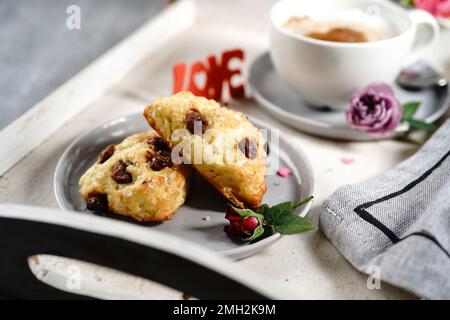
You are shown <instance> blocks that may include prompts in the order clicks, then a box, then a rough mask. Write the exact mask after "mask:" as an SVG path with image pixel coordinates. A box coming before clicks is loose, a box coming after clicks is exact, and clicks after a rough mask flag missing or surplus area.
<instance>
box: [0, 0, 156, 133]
mask: <svg viewBox="0 0 450 320" xmlns="http://www.w3.org/2000/svg"><path fill="white" fill-rule="evenodd" d="M164 3H165V1H164V0H0V129H2V128H4V127H5V126H6V125H7V124H9V123H10V122H12V121H13V120H15V119H16V118H18V117H19V116H20V115H21V114H23V113H24V112H25V111H26V110H28V109H29V108H30V107H32V106H33V105H34V104H36V103H37V102H39V101H40V100H41V99H43V98H45V97H46V96H47V95H48V94H49V93H51V92H52V91H53V90H55V89H56V88H57V87H59V86H60V85H61V84H63V83H64V82H65V81H67V80H68V79H70V78H71V77H72V76H73V75H75V74H76V73H77V72H78V71H80V70H81V69H82V68H83V67H85V66H86V65H88V64H89V63H90V62H92V61H93V60H94V59H95V58H96V57H98V56H99V55H101V54H102V53H103V52H105V51H106V50H107V49H109V48H111V47H112V46H113V45H114V44H116V43H117V42H118V41H120V40H121V39H122V38H124V37H126V36H127V35H128V34H130V33H131V32H132V31H133V30H135V29H136V28H138V27H139V26H140V25H142V24H143V23H144V22H145V21H146V20H148V19H149V18H151V17H152V16H154V15H155V14H157V13H158V12H159V11H160V10H161V9H162V8H163V6H164ZM69 5H78V6H79V7H80V9H81V29H80V30H69V29H68V28H67V27H66V20H67V18H68V17H69V14H67V13H66V10H67V7H68V6H69ZM62 110H64V109H62Z"/></svg>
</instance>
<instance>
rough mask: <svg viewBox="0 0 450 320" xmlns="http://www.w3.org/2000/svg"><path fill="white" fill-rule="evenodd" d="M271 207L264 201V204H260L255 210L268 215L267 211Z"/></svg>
mask: <svg viewBox="0 0 450 320" xmlns="http://www.w3.org/2000/svg"><path fill="white" fill-rule="evenodd" d="M269 208H270V207H269V205H268V204H266V203H264V204H262V205H260V206H259V207H258V209H256V210H255V212H256V213H259V214H262V215H266V214H267V212H268V211H269Z"/></svg>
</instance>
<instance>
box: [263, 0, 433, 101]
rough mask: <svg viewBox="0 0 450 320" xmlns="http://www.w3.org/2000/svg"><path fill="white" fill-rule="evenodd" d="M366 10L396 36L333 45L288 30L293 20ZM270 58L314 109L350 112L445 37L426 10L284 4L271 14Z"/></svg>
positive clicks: (383, 4) (343, 0)
mask: <svg viewBox="0 0 450 320" xmlns="http://www.w3.org/2000/svg"><path fill="white" fill-rule="evenodd" d="M347 9H360V10H363V11H364V12H367V13H370V14H377V15H379V18H380V19H382V20H383V21H384V22H385V23H387V24H388V25H389V26H390V28H392V30H390V31H392V32H394V34H393V35H392V36H391V37H388V38H386V39H381V40H378V41H372V42H358V43H350V42H332V41H324V40H317V39H313V38H309V37H306V36H302V35H297V34H295V33H293V32H292V31H290V30H287V29H286V28H285V27H284V26H283V24H284V23H285V22H286V21H287V20H288V19H289V18H290V17H292V16H299V17H302V16H314V15H315V14H317V13H318V12H319V13H320V12H326V11H328V12H330V11H331V12H338V11H339V10H341V11H342V10H347ZM270 15H271V30H270V54H271V58H272V62H273V64H274V67H275V70H276V71H277V73H278V74H279V76H280V77H281V79H282V80H283V81H284V82H286V83H287V84H288V85H289V86H290V87H292V88H293V89H294V90H296V91H297V92H298V93H299V94H300V95H301V96H302V98H303V99H304V100H305V101H306V102H308V103H310V104H311V105H312V106H318V107H322V106H328V107H331V108H335V109H341V108H345V105H346V103H347V101H348V100H349V98H350V96H351V94H352V93H353V92H355V91H356V90H358V89H360V88H362V87H364V86H366V85H368V84H370V83H373V82H379V81H382V82H387V83H392V82H393V81H394V80H395V78H396V77H397V75H398V74H399V72H400V70H401V69H402V67H404V66H405V64H408V63H411V62H414V61H415V60H417V59H419V58H420V57H421V56H422V55H423V54H424V53H425V52H426V51H427V50H428V49H430V47H432V46H433V45H434V44H435V43H436V42H437V40H438V37H439V25H438V23H437V22H436V20H435V19H434V17H433V16H432V15H430V14H429V13H427V12H425V11H422V10H416V9H412V10H407V9H404V8H402V7H400V6H398V5H396V4H394V3H392V2H391V1H388V0H314V1H312V0H282V1H280V2H277V3H275V4H274V5H273V7H272V9H271V13H270Z"/></svg>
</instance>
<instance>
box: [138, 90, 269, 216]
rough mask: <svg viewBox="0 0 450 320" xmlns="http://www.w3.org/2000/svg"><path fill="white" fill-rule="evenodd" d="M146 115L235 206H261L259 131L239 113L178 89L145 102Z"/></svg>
mask: <svg viewBox="0 0 450 320" xmlns="http://www.w3.org/2000/svg"><path fill="white" fill-rule="evenodd" d="M144 116H145V118H146V119H147V122H148V123H149V125H150V126H151V127H152V128H154V129H155V130H156V131H157V132H158V133H159V134H160V135H161V136H162V137H163V138H164V139H166V140H167V141H168V142H170V144H171V146H172V147H173V148H174V151H175V150H178V151H177V152H178V153H179V154H180V156H182V157H183V161H184V162H185V163H186V161H188V163H191V164H192V166H193V167H194V168H195V169H196V170H197V171H198V172H199V173H200V175H202V176H203V177H204V178H205V179H206V180H208V181H209V182H210V183H211V184H212V185H214V187H216V188H217V189H218V190H219V191H220V192H221V193H222V194H223V195H224V196H225V197H226V198H227V199H228V200H229V201H230V202H232V203H233V204H234V205H235V206H238V207H241V208H244V207H250V208H256V207H258V206H259V205H260V203H261V199H262V197H263V195H264V193H265V192H266V184H265V176H266V164H265V160H266V153H265V151H264V143H263V141H262V137H261V134H260V133H259V131H258V129H257V128H256V127H255V126H253V125H252V124H251V123H250V121H248V119H247V118H246V117H245V116H244V115H243V114H242V113H239V112H236V111H233V110H231V109H229V108H222V107H221V106H220V105H219V104H218V103H217V102H215V101H214V100H208V99H206V98H203V97H196V96H194V95H193V94H192V93H190V92H180V93H178V94H176V95H174V96H171V97H167V98H161V99H158V100H157V101H156V102H154V103H153V104H151V105H149V106H147V107H146V109H145V111H144ZM180 145H182V147H181V148H180ZM199 146H200V147H199Z"/></svg>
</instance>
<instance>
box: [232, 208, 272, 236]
mask: <svg viewBox="0 0 450 320" xmlns="http://www.w3.org/2000/svg"><path fill="white" fill-rule="evenodd" d="M225 219H227V220H228V221H230V223H229V224H227V225H226V226H225V227H224V231H225V232H226V234H227V236H228V237H230V238H237V239H240V240H249V239H250V240H253V239H251V238H253V237H254V236H255V235H256V234H257V235H258V236H259V235H260V233H261V232H262V231H263V228H262V219H263V218H262V216H261V215H258V214H256V213H254V212H253V211H251V210H249V209H244V210H241V209H236V208H233V207H231V206H228V207H227V211H226V215H225Z"/></svg>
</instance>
